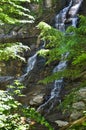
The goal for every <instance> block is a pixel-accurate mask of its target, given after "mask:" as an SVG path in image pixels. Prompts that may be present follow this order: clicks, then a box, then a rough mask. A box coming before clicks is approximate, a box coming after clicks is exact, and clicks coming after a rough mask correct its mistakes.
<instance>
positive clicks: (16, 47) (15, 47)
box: [0, 42, 29, 61]
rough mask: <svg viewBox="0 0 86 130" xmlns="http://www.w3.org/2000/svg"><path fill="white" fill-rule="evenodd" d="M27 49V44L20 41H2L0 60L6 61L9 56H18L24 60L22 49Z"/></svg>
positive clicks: (12, 57)
mask: <svg viewBox="0 0 86 130" xmlns="http://www.w3.org/2000/svg"><path fill="white" fill-rule="evenodd" d="M28 49H29V47H28V46H25V45H23V44H22V43H18V42H17V43H6V44H5V43H4V44H0V61H3V60H5V61H7V60H9V59H10V58H11V59H15V58H18V59H20V60H22V61H25V58H24V57H23V56H22V54H23V52H24V51H27V50H28Z"/></svg>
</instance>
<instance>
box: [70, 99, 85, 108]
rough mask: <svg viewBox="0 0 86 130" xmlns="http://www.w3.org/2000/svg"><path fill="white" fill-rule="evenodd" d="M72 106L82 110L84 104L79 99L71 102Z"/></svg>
mask: <svg viewBox="0 0 86 130" xmlns="http://www.w3.org/2000/svg"><path fill="white" fill-rule="evenodd" d="M72 107H73V108H74V109H77V110H84V109H85V104H84V102H82V101H80V102H76V103H73V105H72Z"/></svg>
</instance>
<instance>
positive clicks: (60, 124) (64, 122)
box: [55, 120, 69, 127]
mask: <svg viewBox="0 0 86 130" xmlns="http://www.w3.org/2000/svg"><path fill="white" fill-rule="evenodd" d="M55 123H56V124H58V126H59V127H63V126H66V125H68V124H69V123H68V122H67V121H62V120H57V121H55Z"/></svg>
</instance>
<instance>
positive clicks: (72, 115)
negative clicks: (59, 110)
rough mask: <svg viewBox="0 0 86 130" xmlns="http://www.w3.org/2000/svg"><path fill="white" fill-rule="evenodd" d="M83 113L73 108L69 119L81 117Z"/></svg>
mask: <svg viewBox="0 0 86 130" xmlns="http://www.w3.org/2000/svg"><path fill="white" fill-rule="evenodd" d="M82 115H83V113H82V112H79V111H76V110H74V111H73V112H72V114H71V115H70V120H77V119H78V118H80V117H82Z"/></svg>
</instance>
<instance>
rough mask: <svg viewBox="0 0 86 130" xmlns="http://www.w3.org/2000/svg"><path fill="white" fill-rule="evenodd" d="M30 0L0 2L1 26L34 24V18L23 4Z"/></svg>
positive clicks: (4, 0) (5, 0) (3, 0)
mask: <svg viewBox="0 0 86 130" xmlns="http://www.w3.org/2000/svg"><path fill="white" fill-rule="evenodd" d="M25 2H28V3H29V2H30V0H19V1H16V0H2V1H1V2H0V24H3V23H10V24H18V23H32V22H33V20H34V18H33V16H32V15H31V14H30V10H29V9H27V8H25V7H24V6H23V4H24V3H25Z"/></svg>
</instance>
